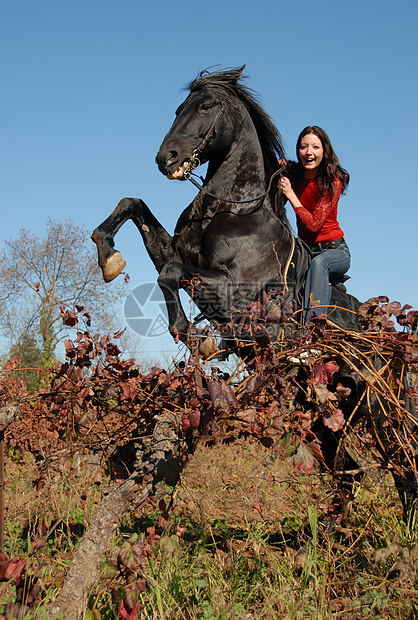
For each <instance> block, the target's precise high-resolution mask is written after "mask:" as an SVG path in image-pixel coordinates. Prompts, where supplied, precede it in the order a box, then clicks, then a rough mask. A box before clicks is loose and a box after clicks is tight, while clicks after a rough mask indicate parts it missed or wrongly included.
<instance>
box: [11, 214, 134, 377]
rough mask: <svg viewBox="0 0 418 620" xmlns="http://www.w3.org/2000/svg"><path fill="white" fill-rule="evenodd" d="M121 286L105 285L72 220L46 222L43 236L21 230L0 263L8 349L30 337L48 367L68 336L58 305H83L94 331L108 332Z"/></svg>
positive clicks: (113, 324) (115, 326) (114, 323)
mask: <svg viewBox="0 0 418 620" xmlns="http://www.w3.org/2000/svg"><path fill="white" fill-rule="evenodd" d="M125 290H126V283H124V282H123V280H122V281H121V282H117V283H112V284H111V285H109V284H105V283H104V282H103V279H102V275H101V272H100V269H99V267H98V265H97V257H96V253H95V249H94V246H93V244H92V243H91V241H90V234H89V232H88V231H87V229H86V228H85V227H84V226H79V225H77V224H75V222H74V221H73V220H72V219H70V218H69V219H67V220H65V221H64V222H60V221H57V220H53V219H51V218H50V219H48V221H47V230H46V234H45V236H44V237H43V238H39V237H38V236H37V235H35V234H32V233H31V232H30V231H28V230H26V229H25V228H21V230H20V232H19V236H18V237H17V239H15V240H9V241H6V242H5V244H4V249H3V252H2V255H1V263H0V327H2V329H3V332H4V335H5V337H6V338H7V339H8V341H9V346H10V347H16V346H19V343H20V344H21V343H22V342H23V343H24V342H26V343H27V342H28V341H27V339H28V338H30V337H33V336H34V335H35V339H36V342H35V343H34V344H37V345H38V346H39V347H40V349H41V352H42V357H41V363H40V365H41V366H43V367H47V366H48V365H49V364H50V363H51V361H52V360H53V358H54V353H55V351H56V348H57V345H58V343H59V342H60V341H61V340H62V339H63V338H64V337H66V336H67V335H68V327H64V326H63V325H62V321H61V317H60V306H61V305H64V306H65V307H66V308H68V309H69V310H71V311H72V310H74V309H75V307H76V306H84V307H85V309H86V312H88V313H89V314H91V315H92V316H93V321H94V329H96V330H98V331H101V332H102V333H113V331H117V330H119V329H120V328H121V324H118V323H117V320H115V315H116V306H115V302H116V300H118V299H120V298H121V296H122V295H123V294H124V291H125Z"/></svg>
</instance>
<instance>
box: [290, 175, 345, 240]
mask: <svg viewBox="0 0 418 620" xmlns="http://www.w3.org/2000/svg"><path fill="white" fill-rule="evenodd" d="M334 183H335V191H334V194H333V196H332V198H330V196H329V195H328V194H322V195H321V193H320V191H319V189H318V187H317V185H316V182H315V179H312V180H308V179H305V178H301V179H299V180H298V181H296V182H294V183H293V184H292V185H293V190H294V192H295V194H296V196H297V197H298V198H299V200H300V202H301V204H302V206H303V207H304V208H303V209H300V208H299V209H296V221H297V226H298V233H299V237H300V238H301V239H303V240H304V241H306V242H307V243H321V242H322V241H335V240H336V239H341V237H344V233H343V231H342V230H341V228H340V225H339V224H338V221H337V215H338V201H339V199H340V196H341V189H342V184H341V181H340V179H337V178H336V179H335V181H334Z"/></svg>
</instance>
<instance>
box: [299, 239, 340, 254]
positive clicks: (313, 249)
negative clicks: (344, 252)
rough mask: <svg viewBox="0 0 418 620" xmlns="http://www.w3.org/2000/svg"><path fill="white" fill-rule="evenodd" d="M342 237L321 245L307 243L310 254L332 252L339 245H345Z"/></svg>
mask: <svg viewBox="0 0 418 620" xmlns="http://www.w3.org/2000/svg"><path fill="white" fill-rule="evenodd" d="M345 242H346V241H345V239H344V237H341V238H340V239H334V240H333V241H323V242H322V243H308V244H307V245H308V246H309V249H310V250H311V252H322V251H323V250H333V249H335V248H338V246H339V245H342V244H343V243H345Z"/></svg>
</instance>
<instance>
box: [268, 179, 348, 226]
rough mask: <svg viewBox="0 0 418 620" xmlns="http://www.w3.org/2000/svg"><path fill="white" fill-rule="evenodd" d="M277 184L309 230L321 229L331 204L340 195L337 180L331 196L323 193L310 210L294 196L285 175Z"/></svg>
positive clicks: (329, 211)
mask: <svg viewBox="0 0 418 620" xmlns="http://www.w3.org/2000/svg"><path fill="white" fill-rule="evenodd" d="M277 185H278V187H279V188H280V189H281V191H282V192H283V194H284V196H285V197H286V198H287V199H288V201H289V202H290V204H291V205H292V207H293V209H294V211H295V213H296V216H297V217H298V218H299V219H300V220H301V222H302V223H303V225H304V226H305V228H306V229H307V230H309V231H311V232H318V231H319V230H321V228H322V226H323V225H324V224H325V222H326V220H327V218H328V217H329V215H330V213H331V211H332V206H333V204H335V202H338V200H339V197H340V195H341V181H340V180H337V181H336V188H335V191H334V195H333V196H332V198H331V197H330V196H329V195H328V194H324V195H323V196H321V198H319V200H318V202H317V203H316V205H315V208H314V210H313V211H312V212H311V211H308V209H306V208H305V207H304V206H303V204H302V203H301V201H300V200H299V198H298V197H297V196H296V194H295V192H294V190H293V187H292V184H291V182H290V180H289V179H288V178H287V177H282V178H281V179H280V180H279V182H278V184H277Z"/></svg>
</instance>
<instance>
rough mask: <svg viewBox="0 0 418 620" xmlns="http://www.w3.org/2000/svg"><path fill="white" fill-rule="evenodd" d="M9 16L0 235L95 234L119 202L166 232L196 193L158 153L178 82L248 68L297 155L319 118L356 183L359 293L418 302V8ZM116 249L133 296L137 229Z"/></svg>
mask: <svg viewBox="0 0 418 620" xmlns="http://www.w3.org/2000/svg"><path fill="white" fill-rule="evenodd" d="M0 11H1V12H0V45H1V50H0V51H1V74H0V78H1V80H0V83H1V85H2V97H1V99H0V112H1V113H0V132H1V136H0V137H1V145H2V146H1V173H0V174H1V179H0V185H1V194H0V205H1V211H2V218H1V227H0V232H1V234H0V241H3V240H4V239H9V238H14V237H15V236H16V235H17V234H18V231H19V229H20V228H21V227H22V226H24V227H26V228H28V229H30V230H31V231H32V232H34V233H36V234H39V235H42V234H43V232H44V230H45V222H46V219H47V218H48V216H51V217H53V218H56V219H65V218H67V217H68V216H71V217H72V218H73V219H74V220H75V221H76V222H79V223H85V224H86V225H87V227H88V228H89V229H90V230H93V229H94V228H95V227H96V226H97V225H98V224H99V223H100V222H101V221H102V220H104V219H105V218H106V217H107V215H108V214H109V213H110V212H111V211H112V210H113V208H114V207H115V206H116V204H117V202H118V201H119V200H120V198H122V197H124V196H135V197H140V198H142V199H143V200H145V202H146V203H147V204H148V205H149V206H150V207H151V209H152V210H153V211H154V213H155V214H156V216H157V217H158V218H159V219H160V221H161V222H162V223H163V224H164V225H165V227H166V228H167V229H168V230H169V231H170V232H172V230H173V227H174V224H175V222H176V220H177V217H178V215H179V214H180V212H181V211H182V209H183V208H184V207H185V206H186V205H187V204H188V203H189V202H190V201H191V200H192V198H193V196H194V195H195V189H194V188H193V186H192V185H191V184H187V183H184V182H183V183H182V182H176V181H168V180H167V179H165V178H164V177H163V176H162V175H161V174H160V173H159V172H158V170H157V167H156V165H155V163H154V158H155V155H156V153H157V151H158V147H159V145H160V143H161V142H162V139H163V137H164V135H165V133H166V132H167V131H168V129H169V127H170V125H171V123H172V121H173V118H174V112H175V110H176V108H177V107H178V105H179V104H180V103H181V101H182V100H183V99H184V97H185V93H184V92H182V87H183V86H184V85H185V84H186V83H188V82H190V81H191V80H192V79H193V78H194V77H196V75H197V73H198V72H199V71H200V70H202V69H205V68H208V67H215V68H219V69H222V68H229V67H236V66H240V65H242V64H246V73H247V74H248V75H249V76H250V80H249V81H248V85H249V86H250V87H251V88H253V89H254V90H256V91H257V92H258V93H259V94H260V98H261V101H262V103H263V105H264V107H265V109H266V110H267V112H268V113H269V114H270V115H271V116H272V118H273V119H274V121H275V122H276V124H277V126H278V128H279V130H280V131H281V133H282V135H283V138H284V141H285V145H286V150H287V153H288V155H289V156H290V157H294V150H295V147H294V145H295V141H296V138H297V135H298V134H299V132H300V130H301V129H302V128H303V127H305V126H306V125H308V124H309V125H310V124H317V125H320V126H322V127H323V128H324V129H325V130H326V131H327V132H328V134H329V135H330V138H331V141H332V143H333V146H334V149H335V151H336V152H337V154H338V156H339V159H340V162H341V164H342V165H343V167H345V168H346V169H347V170H348V171H349V173H350V175H351V182H350V186H349V190H348V193H347V195H346V196H345V197H343V198H342V200H341V202H340V223H341V226H342V228H343V230H344V232H345V236H346V239H347V241H348V243H349V246H350V249H351V254H352V266H351V269H350V272H349V274H350V275H351V280H350V282H349V285H348V286H349V291H350V292H351V293H352V294H354V295H355V296H357V297H358V298H359V299H361V300H366V299H368V298H369V297H373V296H376V295H383V294H385V295H388V296H389V297H390V299H391V300H392V301H394V300H398V301H400V302H402V303H409V304H410V305H412V306H413V307H414V308H418V290H417V284H416V265H417V260H416V254H417V250H416V246H417V244H416V238H417V231H418V216H417V200H416V196H415V181H416V178H417V168H418V131H417V119H416V115H417V110H418V101H417V99H418V97H417V92H418V86H417V65H418V43H417V36H416V26H417V23H418V3H416V1H415V0H400V1H399V2H397V3H393V2H389V1H387V0H380V1H376V0H362V1H359V0H351V1H350V2H338V1H336V0H332V1H331V0H317V1H316V2H311V1H310V2H308V1H305V0H301V1H298V0H291V1H289V0H286V1H282V0H275V1H272V0H265V1H263V0H259V2H258V3H255V2H254V1H251V2H250V1H249V0H241V1H235V0H234V1H231V0H223V1H222V2H221V1H220V0H211V2H210V3H209V2H208V3H190V2H187V3H179V2H176V3H174V2H167V1H166V0H159V1H157V2H152V3H150V2H143V1H142V0H136V1H133V0H112V1H111V0H73V1H71V2H65V1H64V0H61V1H57V0H53V1H51V0H38V1H36V2H34V1H33V0H9V1H5V0H1V1H0ZM292 221H293V220H292ZM116 245H117V247H118V249H120V250H121V251H122V253H123V256H124V257H125V259H126V260H127V262H128V266H127V271H128V272H129V274H130V277H131V285H132V288H133V287H135V286H136V285H139V284H141V283H143V282H149V281H154V280H155V278H156V273H155V270H154V267H153V266H152V264H151V262H150V260H149V258H148V255H147V254H146V252H145V249H144V247H143V245H142V242H141V239H140V237H139V235H138V233H137V231H136V229H135V228H134V226H133V225H132V224H131V223H128V224H126V225H125V227H124V228H123V229H122V230H121V231H120V232H119V233H118V236H117V238H116ZM150 346H151V348H154V349H155V348H157V349H158V345H157V343H156V342H155V343H153V344H152V345H150ZM167 346H168V345H167V344H165V345H164V348H167Z"/></svg>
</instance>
